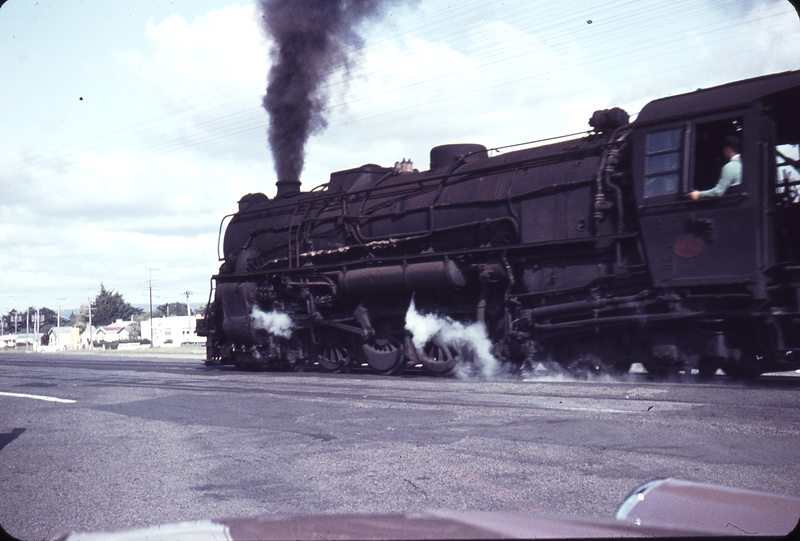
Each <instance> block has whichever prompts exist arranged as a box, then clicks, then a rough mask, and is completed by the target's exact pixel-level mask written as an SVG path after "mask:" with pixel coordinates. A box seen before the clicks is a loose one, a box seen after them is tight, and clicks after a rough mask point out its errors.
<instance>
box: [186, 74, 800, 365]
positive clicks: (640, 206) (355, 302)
mask: <svg viewBox="0 0 800 541" xmlns="http://www.w3.org/2000/svg"><path fill="white" fill-rule="evenodd" d="M590 125H591V126H592V128H593V129H592V130H591V131H589V132H587V134H586V135H585V136H583V137H580V138H573V139H563V140H561V141H559V142H552V143H551V144H546V145H541V146H533V147H532V148H527V149H524V150H518V151H514V152H505V153H498V155H495V156H492V157H490V156H489V153H488V152H487V149H486V148H485V147H483V146H481V145H475V144H456V145H444V146H438V147H435V148H434V149H433V150H431V153H430V169H429V170H427V171H421V172H420V171H417V170H415V169H413V166H412V165H411V164H410V162H406V161H403V162H399V163H397V164H395V166H394V167H381V166H378V165H374V164H368V165H363V166H361V167H359V168H356V169H349V170H346V171H339V172H336V173H333V174H331V177H330V181H329V182H328V183H327V184H325V185H323V186H321V187H319V188H318V189H315V190H312V191H311V192H300V183H299V181H287V180H281V181H279V182H278V193H277V196H276V197H275V198H274V199H272V200H270V199H269V198H268V197H267V196H266V195H264V194H260V193H256V194H248V195H246V196H244V197H243V198H242V199H241V200H240V201H239V211H238V212H237V213H236V214H233V215H230V216H227V217H226V218H225V219H224V220H223V223H222V224H221V226H220V232H222V228H223V226H224V225H225V224H227V227H226V228H225V233H224V242H223V243H222V253H221V256H220V260H221V261H223V263H222V265H221V267H220V270H219V274H217V275H216V276H214V277H212V291H211V296H210V299H209V304H208V307H207V312H206V316H205V319H204V320H203V321H202V322H201V324H200V325H199V326H198V327H199V329H201V331H202V332H203V333H204V334H205V336H206V337H207V359H206V364H208V365H219V364H226V365H227V364H234V365H237V366H242V367H246V366H270V367H283V368H295V369H300V368H304V367H311V366H314V367H318V368H321V369H323V370H328V371H344V370H348V369H350V368H352V367H355V366H358V367H367V366H368V367H370V368H371V369H372V370H373V371H374V372H377V373H379V374H391V373H398V372H400V371H402V370H404V369H406V368H410V367H420V366H421V367H423V368H424V369H426V370H427V371H429V372H432V373H434V374H449V373H452V372H453V371H455V370H459V369H463V368H464V367H467V368H469V366H471V365H472V364H474V363H476V362H478V361H477V360H476V353H475V351H473V348H471V347H470V346H469V344H468V343H467V342H464V341H459V340H453V339H449V338H448V337H447V336H445V335H444V334H443V333H439V332H434V333H431V334H430V336H426V337H425V338H424V339H423V340H422V341H420V340H419V339H418V338H419V336H417V339H414V336H413V334H412V332H409V329H408V328H407V327H408V325H407V321H406V319H407V315H408V314H409V310H415V311H416V312H417V313H422V314H438V315H439V316H441V317H442V318H446V321H448V322H450V323H455V322H458V323H461V324H462V325H470V324H472V325H476V324H477V325H479V326H480V328H481V329H482V332H483V333H484V337H485V339H487V340H488V343H490V351H489V353H490V355H491V356H492V357H494V358H495V359H499V360H500V361H501V362H502V363H505V366H509V367H513V368H515V369H525V368H526V367H529V366H534V365H535V366H536V367H537V368H540V367H541V365H539V364H538V363H545V365H547V366H554V367H559V368H560V369H562V370H569V371H576V372H581V371H590V372H618V371H627V370H628V368H629V367H630V365H631V363H632V362H634V361H637V362H642V363H643V364H644V366H645V367H646V368H647V370H648V371H649V372H651V373H654V374H664V373H668V372H669V371H671V370H696V371H699V373H700V374H704V375H710V374H713V373H715V372H716V371H717V369H720V368H721V369H722V370H724V371H725V372H726V373H727V374H729V375H732V376H735V377H753V376H756V375H759V374H762V373H765V372H768V371H775V370H787V369H796V368H800V197H798V188H797V186H798V185H799V184H800V181H797V180H795V179H797V178H799V177H798V175H797V170H798V167H800V165H799V164H798V162H797V161H796V160H794V159H793V156H796V154H795V152H796V150H797V145H798V144H800V71H793V72H786V73H781V74H776V75H769V76H765V77H759V78H754V79H749V80H745V81H740V82H735V83H731V84H726V85H723V86H719V87H715V88H710V89H703V90H698V91H696V92H692V93H689V94H684V95H679V96H674V97H668V98H664V99H660V100H656V101H653V102H651V103H649V104H647V106H645V107H644V108H643V109H642V111H641V112H640V114H639V115H638V118H637V119H636V121H635V122H632V123H629V122H628V115H627V114H626V113H625V112H624V111H622V110H620V109H612V110H606V111H598V112H596V113H595V114H594V115H593V117H592V119H591V121H590ZM731 136H736V137H737V138H738V139H739V140H740V141H741V147H742V148H741V154H740V155H741V163H742V169H741V184H739V185H738V186H732V187H731V188H729V189H728V190H727V191H726V192H725V193H724V194H723V195H721V196H717V197H703V198H700V199H698V200H692V199H690V198H688V197H687V194H689V193H690V192H692V191H693V190H704V189H708V188H711V187H713V186H714V185H715V184H716V183H717V179H718V177H719V175H720V170H721V168H722V166H723V165H724V159H723V156H722V148H723V145H724V141H725V139H726V138H730V137H731ZM553 141H556V139H554V140H553ZM410 306H411V308H410Z"/></svg>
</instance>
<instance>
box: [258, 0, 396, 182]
mask: <svg viewBox="0 0 800 541" xmlns="http://www.w3.org/2000/svg"><path fill="white" fill-rule="evenodd" d="M399 1H400V0H261V1H260V2H259V4H260V7H261V13H262V25H263V28H264V32H265V33H266V35H267V37H269V38H271V39H272V41H273V46H272V50H271V51H270V56H271V59H272V68H271V69H270V71H269V76H268V83H267V93H266V95H265V96H264V100H263V105H264V109H266V110H267V113H268V114H269V146H270V149H271V150H272V156H273V159H274V162H275V172H276V173H277V175H278V183H277V184H278V197H281V196H283V195H291V194H295V193H298V192H299V191H300V173H301V172H302V170H303V165H304V162H305V144H306V141H308V137H309V136H310V135H311V134H313V133H318V132H320V131H322V130H324V129H325V127H326V126H327V122H326V120H325V108H326V105H327V102H328V96H327V93H326V89H325V87H324V83H325V81H326V80H327V79H328V77H329V76H330V75H331V74H333V73H334V72H335V71H337V70H339V69H344V70H345V73H349V70H350V68H351V67H352V66H353V63H354V61H355V55H356V52H357V51H358V49H359V48H360V47H361V46H362V40H361V38H360V37H359V35H358V33H357V30H358V27H359V25H360V24H361V23H363V22H364V21H366V20H369V19H371V18H376V17H379V16H380V15H381V14H382V13H383V11H384V9H385V8H386V7H387V6H389V5H391V4H394V3H398V2H399Z"/></svg>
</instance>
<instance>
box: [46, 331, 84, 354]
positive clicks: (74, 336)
mask: <svg viewBox="0 0 800 541" xmlns="http://www.w3.org/2000/svg"><path fill="white" fill-rule="evenodd" d="M80 344H81V330H80V329H79V328H78V327H53V328H51V329H50V330H49V331H47V345H48V346H50V347H51V348H52V349H55V350H56V351H58V350H65V349H78V348H79V347H80Z"/></svg>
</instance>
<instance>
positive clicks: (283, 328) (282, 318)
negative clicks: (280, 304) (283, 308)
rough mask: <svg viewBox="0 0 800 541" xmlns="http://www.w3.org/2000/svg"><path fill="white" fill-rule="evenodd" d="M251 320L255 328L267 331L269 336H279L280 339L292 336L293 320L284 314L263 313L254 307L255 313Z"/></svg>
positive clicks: (251, 315)
mask: <svg viewBox="0 0 800 541" xmlns="http://www.w3.org/2000/svg"><path fill="white" fill-rule="evenodd" d="M250 319H251V321H252V322H253V326H254V327H255V328H257V329H261V330H263V331H266V332H267V333H269V334H272V335H274V336H278V337H280V338H289V337H290V336H292V328H293V326H294V325H293V324H292V318H290V317H289V315H288V314H284V313H283V312H275V311H272V312H262V311H261V310H259V309H258V308H256V307H253V313H252V314H250Z"/></svg>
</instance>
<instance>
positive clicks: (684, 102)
mask: <svg viewBox="0 0 800 541" xmlns="http://www.w3.org/2000/svg"><path fill="white" fill-rule="evenodd" d="M792 88H798V89H800V70H796V71H786V72H783V73H775V74H772V75H764V76H762V77H754V78H752V79H745V80H743V81H736V82H734V83H728V84H724V85H720V86H715V87H712V88H701V89H698V90H696V91H694V92H690V93H688V94H681V95H678V96H671V97H668V98H661V99H658V100H654V101H651V102H650V103H648V104H647V105H645V106H644V108H642V111H641V112H640V113H639V116H638V118H637V119H636V124H639V125H641V124H651V123H656V122H663V121H667V120H678V119H680V118H684V117H693V116H698V115H705V114H708V113H714V112H717V111H726V110H730V109H738V108H742V107H748V106H750V105H752V104H753V103H754V102H755V101H757V100H759V99H761V98H763V97H765V96H769V95H771V94H776V93H778V92H782V91H785V90H789V89H792Z"/></svg>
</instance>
